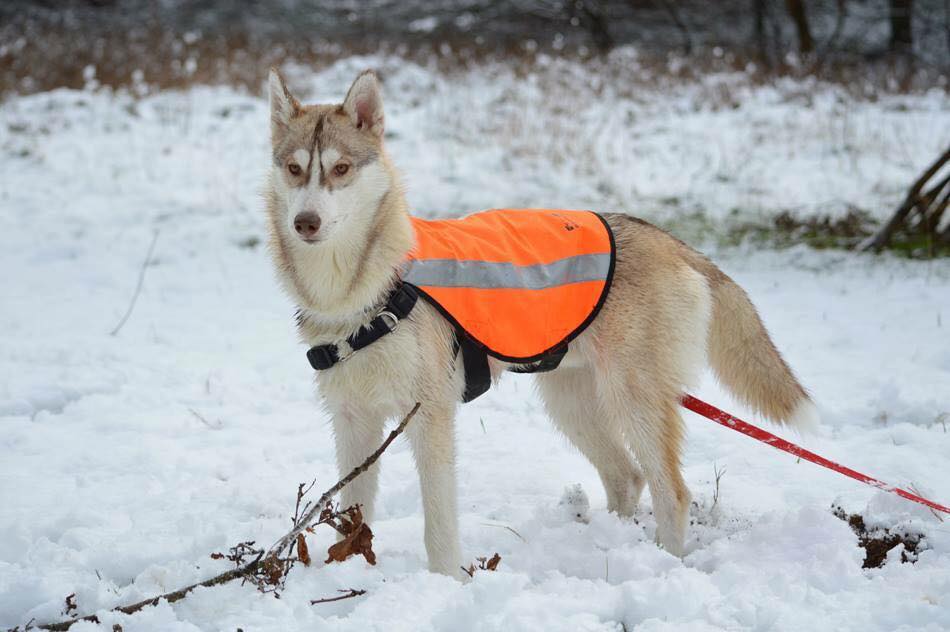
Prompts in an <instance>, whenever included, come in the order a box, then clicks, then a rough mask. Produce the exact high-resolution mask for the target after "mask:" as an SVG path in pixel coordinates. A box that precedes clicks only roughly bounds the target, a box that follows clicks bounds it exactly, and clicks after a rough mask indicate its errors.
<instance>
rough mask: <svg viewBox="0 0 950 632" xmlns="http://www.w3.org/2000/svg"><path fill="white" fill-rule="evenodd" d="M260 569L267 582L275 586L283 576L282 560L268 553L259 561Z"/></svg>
mask: <svg viewBox="0 0 950 632" xmlns="http://www.w3.org/2000/svg"><path fill="white" fill-rule="evenodd" d="M261 570H262V571H263V574H264V576H265V578H266V581H267V583H268V584H270V585H271V586H277V585H279V584H280V580H281V579H282V578H283V577H284V560H281V559H278V558H277V557H276V556H274V555H269V556H267V557H265V558H264V561H263V562H262V563H261Z"/></svg>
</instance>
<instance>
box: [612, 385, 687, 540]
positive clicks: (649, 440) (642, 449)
mask: <svg viewBox="0 0 950 632" xmlns="http://www.w3.org/2000/svg"><path fill="white" fill-rule="evenodd" d="M631 404H632V406H631V408H632V412H633V419H632V423H631V424H630V427H629V428H628V430H627V434H628V437H629V439H630V444H631V446H632V447H633V451H634V453H635V454H636V455H637V460H638V461H639V462H640V465H641V466H643V471H644V474H645V475H646V479H647V482H648V483H649V485H650V496H651V498H652V500H653V515H654V517H655V518H656V541H657V542H658V543H659V544H660V545H661V546H663V548H664V549H666V550H667V551H669V552H670V553H672V554H673V555H676V556H682V555H683V546H684V542H685V539H686V527H687V523H688V521H689V502H690V494H689V489H688V488H687V487H686V482H685V481H684V480H683V475H682V473H681V472H680V451H681V447H682V443H683V437H684V429H683V420H682V418H680V414H679V410H678V408H677V404H676V400H675V399H672V398H669V399H668V400H667V401H665V402H663V403H657V404H656V405H655V404H654V403H652V402H631ZM627 415H628V417H629V415H630V412H629V411H628V413H627Z"/></svg>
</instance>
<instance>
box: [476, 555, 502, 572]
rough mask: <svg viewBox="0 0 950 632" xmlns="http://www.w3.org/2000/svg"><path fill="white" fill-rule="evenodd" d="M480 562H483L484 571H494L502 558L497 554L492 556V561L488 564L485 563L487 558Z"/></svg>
mask: <svg viewBox="0 0 950 632" xmlns="http://www.w3.org/2000/svg"><path fill="white" fill-rule="evenodd" d="M480 561H481V562H483V566H482V568H483V569H484V570H486V571H493V570H496V569H497V568H498V563H499V562H501V556H500V555H498V554H497V553H495V554H494V555H492V556H491V559H490V560H488V561H487V562H486V561H485V558H481V560H480Z"/></svg>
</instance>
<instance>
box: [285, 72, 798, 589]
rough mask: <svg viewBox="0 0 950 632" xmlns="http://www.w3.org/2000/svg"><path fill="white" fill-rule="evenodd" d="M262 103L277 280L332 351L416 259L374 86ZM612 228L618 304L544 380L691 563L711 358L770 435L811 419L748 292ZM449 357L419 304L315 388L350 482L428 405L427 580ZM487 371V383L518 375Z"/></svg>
mask: <svg viewBox="0 0 950 632" xmlns="http://www.w3.org/2000/svg"><path fill="white" fill-rule="evenodd" d="M269 92H270V104H271V136H272V145H273V165H272V167H271V171H270V176H269V180H268V186H267V192H266V198H267V212H268V215H269V221H270V231H271V242H270V245H271V250H272V253H273V256H274V260H275V263H276V267H277V270H278V276H279V278H280V280H281V282H282V283H283V285H284V287H285V288H286V290H287V292H288V293H289V294H290V296H291V298H292V299H293V300H294V302H295V303H296V304H297V306H298V307H299V310H300V314H299V319H298V320H299V329H300V334H301V336H302V338H303V340H304V341H305V342H306V344H307V345H316V344H325V343H340V341H341V340H343V339H345V338H346V337H347V336H348V335H350V334H352V333H354V332H355V331H356V330H357V329H358V328H359V327H360V326H361V325H364V324H366V323H367V322H369V320H371V319H372V318H373V316H374V315H375V314H376V313H377V312H378V311H379V310H380V309H381V307H382V305H383V304H384V303H385V300H386V297H387V295H388V294H389V292H390V290H391V289H392V287H393V285H394V283H395V282H396V280H397V279H398V275H399V272H400V269H401V266H402V264H403V262H404V261H405V258H406V254H407V253H408V252H409V250H410V248H411V247H412V245H413V232H412V228H411V225H410V221H409V212H408V209H407V205H406V201H405V196H404V193H403V190H402V186H401V184H400V180H399V176H398V175H397V173H396V170H395V168H394V167H393V165H392V163H391V161H390V159H389V158H388V156H387V154H386V151H385V149H384V146H383V129H384V117H383V106H382V97H381V94H380V86H379V83H378V80H377V78H376V75H375V74H373V73H371V72H364V73H363V74H361V75H359V76H358V77H357V78H356V80H355V82H354V83H353V85H352V87H351V88H350V90H349V92H348V93H347V95H346V98H345V100H344V102H343V103H342V104H339V105H336V104H334V105H314V106H302V105H301V104H300V103H299V102H298V101H297V100H296V99H295V98H294V97H293V96H291V94H290V92H289V91H288V90H287V88H286V86H285V84H284V82H283V80H282V78H281V77H280V75H279V74H278V73H277V71H276V70H272V71H271V73H270V79H269ZM605 218H606V219H607V222H608V223H609V224H610V226H611V228H612V229H613V232H614V235H615V239H616V245H617V261H616V269H615V274H614V278H613V285H612V288H611V290H610V294H609V297H608V298H607V301H606V303H605V304H604V306H603V308H602V310H601V312H600V314H599V315H598V316H597V318H596V319H595V320H594V322H593V323H592V324H591V325H590V326H589V327H588V328H587V330H585V331H584V333H583V334H581V335H580V336H579V337H578V338H577V339H576V340H574V341H573V342H572V343H571V345H570V351H569V352H568V354H567V356H566V357H565V359H564V361H563V362H562V364H561V366H560V367H559V368H558V369H556V370H555V371H553V372H550V373H541V374H538V375H537V376H536V377H535V379H536V380H537V385H538V390H539V392H540V396H541V399H542V400H543V402H544V405H545V407H546V410H547V412H548V414H549V415H550V417H551V419H552V421H553V422H554V425H555V426H556V427H557V428H558V429H559V430H560V431H561V432H562V433H563V434H564V435H565V436H566V437H567V438H568V439H569V440H570V441H571V442H572V443H573V444H574V446H576V447H577V449H578V450H580V452H581V453H582V454H583V455H584V456H585V457H586V458H587V459H588V460H589V461H590V462H591V463H592V464H593V466H594V467H595V468H596V469H597V472H598V473H599V475H600V478H601V480H602V481H603V484H604V488H605V490H606V494H607V508H608V510H610V511H614V512H616V513H618V514H619V515H621V516H630V515H632V514H633V513H634V511H635V510H636V508H637V503H638V501H639V499H640V495H641V492H642V491H643V487H644V484H649V486H650V493H651V497H652V501H653V510H654V513H655V516H656V522H657V532H656V539H657V541H658V543H659V544H660V545H661V546H662V547H663V548H665V549H666V550H667V551H669V552H670V553H672V554H673V555H682V554H683V553H684V540H685V535H686V527H687V520H688V511H689V502H690V495H689V491H688V490H687V488H686V484H685V482H684V481H683V477H682V474H681V472H680V452H681V449H682V442H683V434H684V429H683V421H682V419H681V418H680V412H679V400H680V397H681V395H682V393H683V392H684V389H685V388H687V387H688V386H690V385H691V384H693V383H694V382H695V380H696V379H697V377H698V375H699V373H700V371H701V370H702V368H703V367H704V366H705V364H706V362H707V361H708V362H709V363H710V364H711V366H712V368H713V370H714V372H715V374H716V376H717V377H718V378H719V380H720V381H721V382H722V383H723V384H724V385H725V386H726V387H728V388H729V389H730V391H731V392H732V393H734V394H735V395H736V396H737V397H738V398H739V399H740V400H742V401H744V402H745V403H747V404H749V405H750V406H751V407H753V408H754V409H755V410H757V411H758V412H760V413H761V414H763V415H765V416H766V417H767V418H769V419H771V420H773V421H775V422H780V423H786V424H789V425H792V426H795V427H798V428H802V429H803V428H806V427H808V426H810V425H811V424H814V423H815V422H816V421H817V414H816V410H815V407H814V405H813V404H812V402H811V400H810V399H809V397H808V395H807V394H806V392H805V390H804V389H803V388H802V386H801V385H800V384H799V383H798V381H797V380H796V379H795V377H794V375H793V374H792V372H791V371H790V370H789V368H788V366H787V365H786V363H785V362H784V361H783V359H782V357H781V356H780V355H779V352H778V351H777V350H776V348H775V346H774V345H773V344H772V341H771V340H770V338H769V336H768V333H767V332H766V330H765V328H764V326H763V325H762V322H761V320H760V319H759V316H758V314H757V313H756V310H755V308H754V307H753V305H752V303H751V302H750V301H749V299H748V297H747V296H746V294H745V292H744V291H743V290H742V289H741V288H740V287H739V286H738V285H736V284H735V283H734V282H733V281H732V280H731V279H730V278H729V277H728V276H726V275H725V274H724V273H723V272H721V271H720V270H719V269H718V268H716V266H715V265H713V264H712V263H711V262H710V261H709V260H708V259H706V258H705V257H703V256H702V255H701V254H699V253H697V252H696V251H694V250H692V249H690V248H689V247H688V246H686V245H685V244H683V243H682V242H680V241H678V240H677V239H675V238H673V237H671V236H670V235H668V234H667V233H665V232H663V231H661V230H659V229H658V228H655V227H654V226H652V225H650V224H648V223H646V222H644V221H642V220H638V219H635V218H633V217H630V216H626V215H621V214H607V215H605ZM452 343H453V331H452V329H451V327H450V326H449V325H448V323H447V322H446V321H445V319H444V318H443V317H442V316H440V315H439V313H438V312H437V311H436V310H435V309H433V308H432V307H431V306H430V305H429V304H427V303H426V302H425V301H423V300H420V301H419V302H418V303H417V305H416V308H415V309H414V310H413V312H412V314H411V315H410V316H409V317H408V318H407V319H405V320H404V322H401V323H400V324H399V326H398V328H397V329H396V330H395V332H394V333H392V334H390V335H388V336H385V337H383V338H382V339H380V340H379V341H377V342H375V343H373V344H372V345H370V346H369V347H366V348H365V349H362V350H360V351H359V352H357V353H354V354H353V355H352V356H351V357H350V358H349V359H347V361H346V362H342V363H340V364H337V365H336V366H334V367H332V368H330V369H328V370H325V371H320V372H317V373H316V379H317V382H318V389H319V394H320V395H321V397H322V399H323V402H324V403H325V406H326V408H327V410H328V411H329V413H330V414H331V416H332V423H333V434H334V439H335V442H336V452H337V461H338V465H339V469H340V472H341V473H345V472H349V471H350V470H351V469H352V468H353V467H354V466H356V465H358V464H360V463H361V462H362V461H363V460H364V459H365V458H366V456H367V455H368V454H369V453H370V452H372V451H373V450H374V449H375V448H376V447H377V446H378V445H379V444H380V443H381V441H382V439H383V428H384V424H385V423H386V421H387V420H389V419H392V418H399V417H401V416H402V415H404V414H405V413H406V412H407V411H408V410H409V409H410V408H412V406H413V404H414V403H415V402H421V404H422V406H421V408H420V409H419V413H418V414H417V415H416V417H415V419H413V421H412V423H410V424H409V426H408V428H407V430H406V434H407V437H408V440H409V443H410V445H411V448H412V451H413V455H414V457H415V462H416V466H417V468H418V472H419V480H420V485H421V491H422V503H423V508H424V511H425V546H426V551H427V553H428V558H429V568H430V569H431V570H432V571H435V572H439V573H444V574H447V575H452V576H456V577H459V576H460V574H461V572H462V571H461V566H462V563H463V558H462V554H461V550H460V546H459V535H458V518H457V507H456V470H455V451H456V443H455V428H454V418H455V413H456V408H457V407H458V405H459V401H460V397H461V393H462V390H463V387H464V370H463V367H462V363H461V358H457V357H455V355H454V354H453V346H452ZM490 365H491V370H492V375H493V376H494V377H495V378H497V377H498V376H499V375H500V374H501V372H503V371H504V370H505V369H506V368H507V366H508V365H506V364H505V363H503V362H500V361H496V360H494V359H490ZM470 405H473V406H478V405H479V404H478V403H477V402H476V403H473V404H470ZM377 467H378V466H376V467H373V468H371V469H370V470H369V471H367V472H366V473H364V474H363V475H361V476H359V477H357V478H356V479H355V480H354V481H353V482H352V483H351V484H350V485H348V486H347V487H345V488H344V490H343V492H342V499H341V502H342V505H343V506H349V505H352V504H356V503H359V504H361V505H362V507H363V514H364V516H365V517H366V520H367V521H372V519H373V507H374V502H375V497H376V490H377V480H378V469H377Z"/></svg>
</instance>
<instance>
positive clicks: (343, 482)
mask: <svg viewBox="0 0 950 632" xmlns="http://www.w3.org/2000/svg"><path fill="white" fill-rule="evenodd" d="M419 406H420V404H419V403H418V402H416V405H415V406H413V407H412V410H411V411H409V414H408V415H406V416H405V417H404V418H403V420H402V421H401V422H399V425H398V426H396V428H395V429H394V430H393V431H392V432H390V433H389V436H388V437H386V440H385V441H383V443H382V445H380V446H379V447H378V448H377V449H376V451H375V452H373V453H372V454H370V455H369V456H368V457H366V460H365V461H363V462H362V463H361V464H360V465H358V466H356V467H355V468H353V471H352V472H350V473H349V474H347V475H346V476H344V477H343V478H342V479H340V480H339V481H337V483H336V484H335V485H334V486H333V487H331V488H330V489H328V490H327V491H326V492H324V494H323V496H321V497H320V500H319V501H317V503H316V504H315V505H313V508H312V509H311V510H310V511H309V512H307V513H306V514H305V515H304V517H303V518H301V519H300V520H299V521H298V522H297V525H296V526H295V527H294V528H293V529H292V530H291V531H290V532H289V533H287V534H286V535H284V536H283V537H282V538H281V539H279V540H278V541H277V542H276V543H274V545H273V546H271V547H270V549H269V550H268V552H267V554H266V555H265V554H263V553H261V554H260V555H258V556H257V559H255V560H254V561H253V562H250V563H248V564H245V565H244V566H241V567H239V568H235V569H232V570H230V571H227V572H224V573H221V574H220V575H215V576H214V577H212V578H210V579H206V580H204V581H202V582H198V583H197V584H192V585H190V586H185V587H184V588H179V589H178V590H173V591H172V592H168V593H165V594H163V595H157V596H155V597H149V598H148V599H143V600H142V601H139V602H136V603H133V604H129V605H127V606H117V607H115V608H113V609H112V612H121V613H123V614H132V613H133V612H138V611H139V610H141V609H142V608H144V607H146V606H154V605H157V604H158V603H159V602H160V601H161V600H163V599H164V600H165V601H167V602H168V603H174V602H176V601H178V600H180V599H184V598H185V596H187V595H188V593H190V592H191V591H192V590H194V589H195V588H198V587H199V586H219V585H221V584H226V583H228V582H230V581H233V580H235V579H240V578H242V577H247V576H249V575H251V574H253V573H254V572H255V571H257V569H258V568H260V567H261V566H263V565H265V564H266V563H267V561H268V558H269V557H271V556H273V557H274V558H275V559H276V558H277V557H279V554H280V551H282V550H283V549H284V548H286V547H287V546H288V545H289V544H291V543H293V542H296V541H297V534H298V533H302V532H303V531H304V530H305V529H306V528H307V527H308V526H310V523H311V521H313V519H314V517H319V512H320V511H322V509H323V507H325V506H326V505H327V503H329V502H330V499H331V498H333V496H335V495H336V494H337V493H339V491H340V490H341V489H343V488H344V487H346V486H347V485H348V484H349V483H351V482H352V481H353V479H354V478H356V477H357V476H359V475H360V474H362V473H363V472H365V471H366V470H368V469H369V468H370V467H372V465H373V464H374V463H375V462H376V461H377V460H378V459H379V457H380V456H381V455H382V454H383V452H385V451H386V448H388V447H389V444H391V443H392V442H393V441H394V440H395V439H396V437H398V436H399V435H400V434H402V431H403V430H405V429H406V425H407V424H408V423H409V421H410V420H411V419H412V418H413V417H414V416H415V414H416V412H417V411H418V410H419ZM363 592H365V591H363ZM360 594H362V593H360ZM351 596H353V597H355V596H356V595H351ZM345 598H347V597H338V598H336V599H331V600H330V601H337V600H338V599H345ZM80 621H92V622H94V623H98V622H99V619H98V617H96V615H94V614H90V615H86V616H83V617H76V618H75V619H69V620H67V621H60V622H58V623H46V624H43V625H35V626H34V627H36V628H38V629H40V630H68V629H69V628H70V627H72V626H73V625H74V624H76V623H79V622H80ZM14 630H16V628H11V629H9V630H7V632H14Z"/></svg>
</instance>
